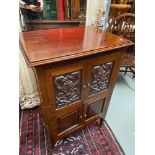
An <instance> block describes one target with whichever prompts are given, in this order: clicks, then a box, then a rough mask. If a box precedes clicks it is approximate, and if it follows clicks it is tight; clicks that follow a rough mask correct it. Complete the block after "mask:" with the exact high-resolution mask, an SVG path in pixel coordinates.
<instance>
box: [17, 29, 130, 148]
mask: <svg viewBox="0 0 155 155" xmlns="http://www.w3.org/2000/svg"><path fill="white" fill-rule="evenodd" d="M131 44H132V43H131V42H130V41H128V40H126V39H123V38H121V37H118V36H115V35H113V34H110V33H107V32H103V31H102V30H99V29H98V28H95V27H92V26H88V27H73V28H61V29H53V30H39V31H31V32H24V33H21V34H20V47H21V49H22V51H23V54H24V55H25V59H26V61H27V63H28V65H29V66H30V67H33V69H34V71H35V73H36V77H37V83H38V88H39V92H40V97H41V101H42V104H41V108H42V111H43V116H44V120H45V124H46V127H47V130H48V132H49V136H50V139H51V144H52V147H54V144H55V143H56V141H57V140H60V139H61V138H63V137H64V136H66V135H68V134H70V133H71V132H74V131H76V130H79V129H80V128H82V127H84V126H86V125H87V124H89V123H91V122H92V121H95V120H96V119H97V118H101V121H100V122H102V120H103V119H104V118H105V116H106V113H107V109H108V106H109V101H110V98H111V95H112V91H113V88H114V84H115V80H116V77H117V75H118V72H119V67H120V61H121V57H122V54H123V52H124V51H125V49H126V47H127V46H129V45H131Z"/></svg>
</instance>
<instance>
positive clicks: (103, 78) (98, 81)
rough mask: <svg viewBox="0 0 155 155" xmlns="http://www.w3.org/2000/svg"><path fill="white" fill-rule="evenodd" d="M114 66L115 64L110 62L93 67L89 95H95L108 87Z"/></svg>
mask: <svg viewBox="0 0 155 155" xmlns="http://www.w3.org/2000/svg"><path fill="white" fill-rule="evenodd" d="M112 66H113V62H108V63H105V64H101V65H97V66H94V67H93V71H92V81H91V84H90V89H89V95H92V94H95V93H97V92H99V91H102V90H104V89H106V88H107V87H108V83H109V80H110V76H111V71H112Z"/></svg>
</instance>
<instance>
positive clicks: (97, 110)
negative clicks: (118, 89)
mask: <svg viewBox="0 0 155 155" xmlns="http://www.w3.org/2000/svg"><path fill="white" fill-rule="evenodd" d="M120 59H121V53H120V52H117V53H115V54H108V55H103V56H100V57H96V58H94V59H93V60H91V61H90V62H89V65H88V73H89V74H88V76H87V84H86V96H87V98H86V100H85V109H84V116H85V119H86V121H89V120H91V119H94V118H95V117H96V116H101V117H103V115H105V113H103V112H104V111H105V109H107V104H108V102H109V97H110V96H111V93H112V90H113V86H114V83H115V80H116V77H117V74H118V71H119V66H120Z"/></svg>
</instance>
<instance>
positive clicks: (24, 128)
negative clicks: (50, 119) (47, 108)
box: [19, 107, 125, 155]
mask: <svg viewBox="0 0 155 155" xmlns="http://www.w3.org/2000/svg"><path fill="white" fill-rule="evenodd" d="M19 154H20V155H125V154H124V152H123V150H122V149H121V147H120V145H119V144H118V142H117V140H116V138H115V136H114V134H113V133H112V131H111V129H110V128H109V126H108V124H107V123H106V121H104V122H103V124H102V126H98V125H97V123H93V124H91V125H89V126H88V127H86V128H84V129H82V130H80V131H78V132H76V133H73V134H71V135H69V136H68V137H66V138H65V139H63V140H61V141H59V142H57V144H56V145H55V149H54V150H51V147H50V143H49V139H48V135H47V132H46V130H45V128H44V122H43V120H42V117H41V114H40V109H39V108H38V107H37V108H33V109H30V110H23V111H22V113H21V122H20V153H19Z"/></svg>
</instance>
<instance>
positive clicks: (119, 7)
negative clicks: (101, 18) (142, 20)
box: [110, 0, 135, 17]
mask: <svg viewBox="0 0 155 155" xmlns="http://www.w3.org/2000/svg"><path fill="white" fill-rule="evenodd" d="M134 12H135V0H112V1H111V5H110V17H118V16H119V15H121V14H125V13H134Z"/></svg>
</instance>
